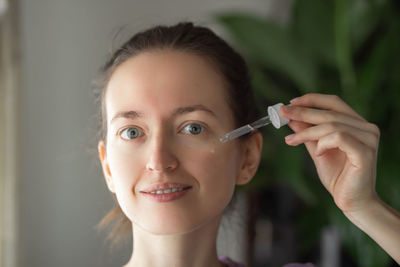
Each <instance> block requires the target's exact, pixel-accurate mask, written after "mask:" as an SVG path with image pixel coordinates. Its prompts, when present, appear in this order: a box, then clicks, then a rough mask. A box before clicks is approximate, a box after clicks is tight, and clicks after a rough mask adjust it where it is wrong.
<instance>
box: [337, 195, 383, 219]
mask: <svg viewBox="0 0 400 267" xmlns="http://www.w3.org/2000/svg"><path fill="white" fill-rule="evenodd" d="M384 208H385V205H384V202H383V201H382V200H381V199H380V198H379V196H378V195H376V194H375V195H374V196H372V197H371V198H369V199H368V200H365V201H363V203H362V205H358V206H357V207H355V208H353V209H350V210H345V211H343V214H344V215H345V216H346V217H347V218H348V219H349V220H350V221H351V222H352V223H354V224H356V225H357V226H360V224H362V223H363V222H365V220H368V219H369V218H371V217H374V216H378V215H379V212H381V211H382V210H383V209H384Z"/></svg>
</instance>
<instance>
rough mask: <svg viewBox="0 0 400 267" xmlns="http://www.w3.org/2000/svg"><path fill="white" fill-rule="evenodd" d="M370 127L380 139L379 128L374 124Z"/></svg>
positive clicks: (369, 124)
mask: <svg viewBox="0 0 400 267" xmlns="http://www.w3.org/2000/svg"><path fill="white" fill-rule="evenodd" d="M368 127H369V128H371V131H372V132H373V133H374V134H375V135H376V136H377V137H380V135H381V131H380V129H379V127H378V126H377V125H376V124H374V123H368Z"/></svg>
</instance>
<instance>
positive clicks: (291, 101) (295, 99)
mask: <svg viewBox="0 0 400 267" xmlns="http://www.w3.org/2000/svg"><path fill="white" fill-rule="evenodd" d="M298 101H299V98H298V97H296V98H293V99H292V100H290V101H289V102H290V103H292V104H293V103H296V102H298Z"/></svg>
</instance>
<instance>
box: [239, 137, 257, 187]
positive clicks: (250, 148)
mask: <svg viewBox="0 0 400 267" xmlns="http://www.w3.org/2000/svg"><path fill="white" fill-rule="evenodd" d="M262 143H263V137H262V135H261V133H260V132H259V131H256V132H255V133H253V134H252V135H251V136H250V137H249V139H248V140H246V141H245V143H243V153H244V154H243V155H244V156H243V160H242V164H241V168H240V171H239V175H238V177H237V178H236V184H238V185H244V184H247V183H248V182H250V181H251V179H253V177H254V175H255V174H256V171H257V169H258V165H259V164H260V160H261V150H262Z"/></svg>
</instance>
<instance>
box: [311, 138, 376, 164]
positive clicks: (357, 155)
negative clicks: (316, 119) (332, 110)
mask: <svg viewBox="0 0 400 267" xmlns="http://www.w3.org/2000/svg"><path fill="white" fill-rule="evenodd" d="M334 148H337V149H340V150H341V151H343V152H344V153H345V154H346V156H347V158H348V159H349V161H350V163H351V164H352V165H354V166H355V167H358V168H362V167H363V166H365V165H366V164H371V162H372V160H373V158H374V156H375V153H374V151H373V150H372V149H371V148H370V147H368V146H366V145H364V144H363V143H361V142H360V141H359V140H357V139H356V138H354V137H353V136H351V135H349V134H348V133H343V132H334V133H331V134H328V135H326V136H324V137H322V138H321V139H319V141H318V143H317V148H316V150H315V156H321V155H323V154H324V153H325V152H327V151H328V150H331V149H334Z"/></svg>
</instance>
